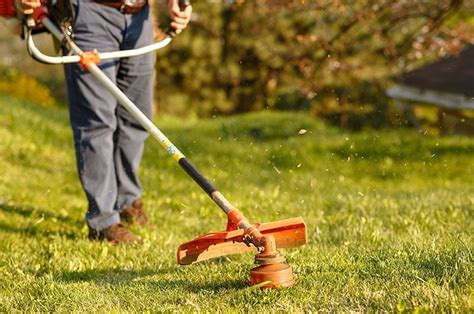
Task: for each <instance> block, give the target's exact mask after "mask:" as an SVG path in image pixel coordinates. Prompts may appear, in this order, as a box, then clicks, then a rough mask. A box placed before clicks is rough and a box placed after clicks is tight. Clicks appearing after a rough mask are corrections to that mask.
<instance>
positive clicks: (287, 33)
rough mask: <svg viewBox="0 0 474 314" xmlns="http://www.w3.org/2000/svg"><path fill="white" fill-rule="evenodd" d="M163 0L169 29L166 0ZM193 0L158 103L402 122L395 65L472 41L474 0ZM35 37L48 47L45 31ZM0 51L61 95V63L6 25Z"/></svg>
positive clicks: (189, 111) (162, 62) (205, 112)
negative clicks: (35, 54) (394, 102)
mask: <svg viewBox="0 0 474 314" xmlns="http://www.w3.org/2000/svg"><path fill="white" fill-rule="evenodd" d="M157 2H158V3H157V6H158V8H159V10H157V12H158V15H159V21H160V24H161V26H162V28H163V29H164V28H166V25H167V23H168V19H167V8H166V0H160V1H157ZM193 6H194V17H193V20H192V23H191V25H190V27H189V29H187V30H186V31H185V32H184V33H183V34H181V35H179V36H178V37H177V38H176V40H175V41H174V42H173V44H172V45H170V46H169V47H168V48H166V49H164V50H162V51H160V52H159V53H158V56H157V64H156V67H157V84H156V103H157V107H158V111H159V112H160V113H167V114H176V115H181V116H200V117H204V116H213V115H230V114H235V113H241V112H248V111H258V110H263V109H268V108H270V109H274V108H276V109H292V110H293V109H296V110H307V111H308V112H309V113H310V114H311V115H315V116H322V117H325V118H328V119H330V120H331V121H333V122H335V123H337V124H339V125H341V126H345V127H351V128H355V129H358V128H362V127H364V126H367V125H370V126H373V127H382V126H386V125H398V124H400V123H403V117H400V116H399V115H398V113H397V112H395V111H394V110H393V109H392V108H391V107H390V106H389V103H390V102H389V100H388V99H387V98H386V96H385V92H384V91H385V88H386V87H387V86H388V85H390V84H391V83H392V82H393V81H394V80H395V79H396V77H397V76H398V75H399V74H401V73H403V72H405V71H408V70H411V69H413V68H414V67H416V66H419V65H421V64H424V63H426V62H429V61H431V60H433V59H434V58H438V57H440V56H444V55H446V54H448V53H456V52H458V51H459V50H460V49H462V47H463V46H464V45H465V44H466V43H474V35H473V34H474V18H473V16H474V1H472V0H438V1H411V0H398V1H388V0H356V1H344V0H337V1H329V0H321V1H283V0H279V1H275V0H274V1H244V0H239V1H236V0H225V1H224V0H213V1H211V0H208V1H194V2H193ZM1 23H2V24H4V25H6V26H12V25H11V24H15V22H14V21H10V23H9V24H8V25H7V24H6V22H5V21H2V22H1ZM10 28H14V27H13V26H12V27H10ZM36 40H37V42H38V44H39V45H40V47H41V49H42V50H45V51H47V52H51V50H52V49H51V48H52V47H51V41H50V39H49V38H48V36H44V35H39V36H38V37H37V38H36ZM48 50H49V51H48ZM0 53H1V55H2V58H1V60H0V66H3V67H7V68H12V67H13V68H15V69H17V70H18V71H19V72H20V73H23V74H25V75H27V76H29V77H30V78H32V79H35V80H38V81H39V82H40V83H41V84H42V85H41V86H42V87H41V89H46V86H47V87H48V88H49V90H50V92H49V93H51V94H52V95H53V96H54V97H55V98H57V99H58V100H59V102H62V103H64V102H65V92H64V84H63V73H62V72H63V71H62V68H61V67H59V66H58V67H54V66H45V65H40V64H38V63H36V62H34V61H32V60H31V58H29V57H28V56H27V55H26V52H25V48H24V43H23V42H22V41H20V40H19V39H18V38H17V35H12V34H10V32H7V31H5V32H2V33H1V34H0ZM18 77H19V76H18ZM16 79H17V78H15V79H13V81H10V82H15V81H16ZM8 80H10V78H8ZM12 84H13V85H15V84H14V83H12ZM19 85H20V84H18V86H19Z"/></svg>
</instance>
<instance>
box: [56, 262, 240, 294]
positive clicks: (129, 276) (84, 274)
mask: <svg viewBox="0 0 474 314" xmlns="http://www.w3.org/2000/svg"><path fill="white" fill-rule="evenodd" d="M170 275H171V276H172V275H175V277H176V278H174V279H169V276H170ZM147 277H152V278H147ZM183 277H189V280H186V279H183ZM56 279H57V280H58V281H61V282H66V283H76V282H92V283H95V284H96V285H99V286H106V285H120V284H122V285H123V284H125V285H127V284H130V285H132V284H133V285H136V284H140V285H146V286H149V287H151V288H156V289H157V290H167V289H175V290H176V289H177V290H180V291H182V290H186V291H190V292H193V293H197V292H201V291H202V290H220V289H234V290H238V289H243V288H246V287H247V283H246V282H245V281H244V280H239V279H233V280H230V281H229V280H226V281H219V282H210V281H205V282H197V281H196V280H195V279H194V276H193V272H192V270H191V269H189V271H188V272H186V273H185V274H183V272H182V271H180V270H179V268H177V267H176V268H173V267H169V268H162V269H158V270H154V269H149V268H148V269H142V270H120V269H116V268H112V269H101V270H85V271H69V272H63V273H61V274H59V275H58V276H57V277H56Z"/></svg>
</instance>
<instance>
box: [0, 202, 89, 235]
mask: <svg viewBox="0 0 474 314" xmlns="http://www.w3.org/2000/svg"><path fill="white" fill-rule="evenodd" d="M0 212H4V213H7V214H17V215H20V216H22V217H24V218H25V219H28V220H29V221H28V223H26V224H23V225H19V224H16V225H14V224H7V223H5V222H0V231H4V232H7V233H18V234H25V235H28V236H32V237H37V236H49V235H55V234H57V235H59V236H61V237H65V238H67V239H71V240H76V239H77V238H78V236H77V235H78V234H80V231H79V230H80V228H81V223H80V221H78V220H77V219H73V218H71V217H64V216H60V215H56V214H54V213H51V212H47V211H45V210H43V209H41V208H37V207H32V206H18V205H9V204H5V203H0ZM39 219H43V220H44V221H45V222H46V223H47V225H48V226H49V227H46V229H44V227H43V228H41V227H42V224H37V223H36V222H35V220H39ZM58 222H59V223H62V224H67V225H69V226H70V230H69V231H65V232H64V231H62V230H57V229H58V228H57V227H58Z"/></svg>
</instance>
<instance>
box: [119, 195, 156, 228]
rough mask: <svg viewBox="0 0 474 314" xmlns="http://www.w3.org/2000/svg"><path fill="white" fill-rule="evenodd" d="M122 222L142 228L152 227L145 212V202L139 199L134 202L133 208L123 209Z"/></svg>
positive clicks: (121, 213)
mask: <svg viewBox="0 0 474 314" xmlns="http://www.w3.org/2000/svg"><path fill="white" fill-rule="evenodd" d="M120 220H121V221H122V222H123V223H124V224H126V225H133V224H137V225H140V226H150V221H149V220H148V216H147V214H146V213H145V210H143V202H142V200H141V199H137V200H135V201H134V202H133V204H132V206H131V207H127V208H124V209H122V211H121V212H120Z"/></svg>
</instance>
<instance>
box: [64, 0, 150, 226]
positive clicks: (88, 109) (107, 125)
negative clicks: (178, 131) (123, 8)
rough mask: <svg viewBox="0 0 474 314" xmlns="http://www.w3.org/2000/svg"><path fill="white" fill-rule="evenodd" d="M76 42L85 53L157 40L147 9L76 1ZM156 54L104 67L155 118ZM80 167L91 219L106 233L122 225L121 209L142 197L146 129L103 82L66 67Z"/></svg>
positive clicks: (113, 79) (105, 71)
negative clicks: (141, 166) (140, 168)
mask: <svg viewBox="0 0 474 314" xmlns="http://www.w3.org/2000/svg"><path fill="white" fill-rule="evenodd" d="M76 11H77V16H76V22H75V25H74V32H75V39H74V40H75V42H76V44H77V45H78V46H79V47H80V48H81V49H82V50H84V51H88V50H93V49H97V50H98V51H101V52H107V51H116V50H124V49H132V48H138V47H143V46H145V45H148V44H150V43H152V42H153V30H152V23H151V15H150V10H149V8H148V6H145V7H144V8H143V9H142V10H141V11H139V12H138V13H135V14H133V15H131V14H123V13H121V12H120V11H118V10H117V9H114V8H111V7H107V6H104V5H102V4H98V3H95V2H92V1H90V0H78V1H77V3H76ZM153 63H154V56H153V54H152V53H149V54H146V55H143V56H139V57H133V58H127V59H121V60H114V61H104V62H102V63H100V64H99V67H100V68H101V69H102V70H103V71H104V73H105V74H106V75H107V76H108V77H109V78H110V79H111V80H112V81H113V82H114V83H115V84H117V86H118V87H119V88H120V89H121V90H122V91H123V92H124V93H125V94H126V95H127V96H128V97H129V98H130V99H131V100H132V101H133V102H134V103H135V104H136V105H137V106H138V107H139V108H140V110H142V111H143V113H145V114H146V115H147V116H148V117H150V116H151V105H152V89H153V85H152V84H153V70H154V64H153ZM65 75H66V82H67V92H68V103H69V112H70V120H71V126H72V129H73V134H74V143H75V150H76V159H77V168H78V172H79V177H80V181H81V184H82V187H83V189H84V191H85V194H86V196H87V200H88V210H87V213H86V221H87V224H88V225H89V227H90V228H92V229H95V230H102V229H104V228H107V227H109V226H110V225H112V224H116V223H119V222H120V217H119V211H120V210H121V209H123V208H124V207H127V206H130V205H131V204H132V202H133V201H134V200H135V199H137V198H139V197H140V196H141V186H140V182H139V180H138V177H137V169H138V166H139V164H140V161H141V158H142V154H143V146H144V141H145V139H146V137H147V133H146V131H145V130H144V129H143V128H142V127H141V126H139V125H138V124H137V123H136V122H135V121H134V120H133V119H132V117H130V115H129V114H128V113H127V112H126V111H125V110H124V109H123V108H122V107H120V105H119V104H118V103H117V100H116V99H115V98H114V97H112V95H111V94H110V93H109V92H107V91H106V90H104V88H103V87H102V86H101V85H100V83H99V82H98V81H97V80H96V79H95V78H94V77H93V76H92V75H91V74H90V73H88V72H87V71H84V70H83V69H81V68H80V66H79V65H78V64H69V65H66V66H65Z"/></svg>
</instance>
